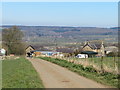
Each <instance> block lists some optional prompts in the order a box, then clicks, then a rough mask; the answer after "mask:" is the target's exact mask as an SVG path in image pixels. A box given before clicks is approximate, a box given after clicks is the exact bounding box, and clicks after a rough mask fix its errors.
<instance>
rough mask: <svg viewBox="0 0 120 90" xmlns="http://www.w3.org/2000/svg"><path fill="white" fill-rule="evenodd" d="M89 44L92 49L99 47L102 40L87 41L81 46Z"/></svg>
mask: <svg viewBox="0 0 120 90" xmlns="http://www.w3.org/2000/svg"><path fill="white" fill-rule="evenodd" d="M87 45H88V46H90V47H91V48H92V49H100V48H101V46H102V42H87V43H86V44H85V45H84V46H83V48H84V47H85V46H87Z"/></svg>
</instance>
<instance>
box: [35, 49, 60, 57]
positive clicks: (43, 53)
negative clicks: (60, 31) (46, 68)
mask: <svg viewBox="0 0 120 90" xmlns="http://www.w3.org/2000/svg"><path fill="white" fill-rule="evenodd" d="M33 53H34V55H35V56H55V55H56V56H57V55H59V52H55V51H39V50H35V51H33Z"/></svg>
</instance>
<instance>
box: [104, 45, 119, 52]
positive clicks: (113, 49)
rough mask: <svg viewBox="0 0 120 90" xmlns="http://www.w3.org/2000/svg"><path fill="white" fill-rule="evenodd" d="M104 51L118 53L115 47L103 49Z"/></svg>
mask: <svg viewBox="0 0 120 90" xmlns="http://www.w3.org/2000/svg"><path fill="white" fill-rule="evenodd" d="M105 51H112V52H113V51H114V52H117V51H118V47H116V46H109V47H105Z"/></svg>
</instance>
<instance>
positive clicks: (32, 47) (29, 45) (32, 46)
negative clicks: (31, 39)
mask: <svg viewBox="0 0 120 90" xmlns="http://www.w3.org/2000/svg"><path fill="white" fill-rule="evenodd" d="M29 47H31V48H33V49H34V50H35V48H34V47H33V46H32V45H29V46H27V48H29ZM27 48H26V49H27Z"/></svg>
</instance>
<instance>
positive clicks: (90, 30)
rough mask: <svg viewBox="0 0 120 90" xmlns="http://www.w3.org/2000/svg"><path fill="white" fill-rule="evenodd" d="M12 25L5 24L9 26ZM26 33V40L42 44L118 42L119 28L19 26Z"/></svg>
mask: <svg viewBox="0 0 120 90" xmlns="http://www.w3.org/2000/svg"><path fill="white" fill-rule="evenodd" d="M9 27H11V26H3V27H2V28H9ZM18 27H19V28H20V30H22V31H23V32H24V34H25V37H24V40H25V41H26V42H34V43H39V42H40V43H41V44H43V43H44V44H49V45H50V44H55V43H59V44H60V43H61V44H64V43H65V44H67V43H73V42H74V43H75V42H77V43H79V42H84V41H86V40H104V41H106V42H117V38H118V37H117V36H118V31H117V28H114V27H113V28H97V27H62V26H18Z"/></svg>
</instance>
